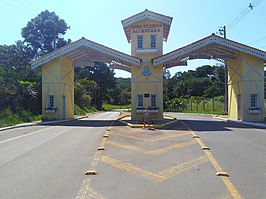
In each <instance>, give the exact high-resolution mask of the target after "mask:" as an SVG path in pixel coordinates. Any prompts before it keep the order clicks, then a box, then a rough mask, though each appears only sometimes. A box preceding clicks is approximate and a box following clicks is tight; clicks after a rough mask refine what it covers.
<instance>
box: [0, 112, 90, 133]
mask: <svg viewBox="0 0 266 199" xmlns="http://www.w3.org/2000/svg"><path fill="white" fill-rule="evenodd" d="M92 114H93V113H89V114H86V115H83V116H79V117H77V118H73V119H67V120H55V121H47V122H30V123H23V124H17V125H14V126H7V127H3V128H0V132H1V131H5V130H10V129H15V128H20V127H28V126H35V125H45V124H56V123H61V122H70V121H74V120H79V119H84V118H87V117H89V116H90V115H92Z"/></svg>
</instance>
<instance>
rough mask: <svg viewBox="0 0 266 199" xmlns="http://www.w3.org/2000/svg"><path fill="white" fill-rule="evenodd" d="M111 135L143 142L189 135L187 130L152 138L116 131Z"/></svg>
mask: <svg viewBox="0 0 266 199" xmlns="http://www.w3.org/2000/svg"><path fill="white" fill-rule="evenodd" d="M112 135H115V136H119V137H123V138H129V139H133V140H140V141H144V142H158V141H161V140H168V139H173V138H177V137H182V136H186V135H189V133H188V132H185V133H178V134H175V135H169V136H164V137H160V138H154V139H149V138H142V137H138V136H134V135H127V134H123V133H116V132H112Z"/></svg>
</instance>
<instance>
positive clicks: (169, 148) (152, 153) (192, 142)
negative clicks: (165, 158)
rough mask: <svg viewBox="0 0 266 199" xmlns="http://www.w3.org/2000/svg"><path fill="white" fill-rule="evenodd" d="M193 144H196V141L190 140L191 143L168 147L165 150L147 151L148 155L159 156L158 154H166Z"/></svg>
mask: <svg viewBox="0 0 266 199" xmlns="http://www.w3.org/2000/svg"><path fill="white" fill-rule="evenodd" d="M193 144H196V142H195V141H194V140H190V141H187V142H183V143H179V144H175V145H172V146H168V147H165V148H161V149H156V150H152V151H147V152H146V154H151V155H157V154H160V153H165V152H167V151H170V150H172V149H176V148H183V147H187V146H191V145H193Z"/></svg>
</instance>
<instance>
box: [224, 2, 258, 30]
mask: <svg viewBox="0 0 266 199" xmlns="http://www.w3.org/2000/svg"><path fill="white" fill-rule="evenodd" d="M262 1H263V0H255V1H253V2H252V3H249V5H248V6H247V7H246V8H245V9H244V10H243V11H242V12H241V13H240V14H239V15H238V16H237V17H236V18H235V19H233V20H232V21H231V22H230V23H228V25H227V30H228V31H229V30H230V29H232V28H233V27H234V26H235V25H236V24H238V23H239V22H240V21H241V20H242V19H243V18H244V17H245V16H247V14H248V13H249V12H250V11H251V10H253V9H254V8H255V7H256V6H258V5H259V4H260V3H261V2H262Z"/></svg>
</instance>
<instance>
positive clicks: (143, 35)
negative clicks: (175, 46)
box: [122, 10, 172, 120]
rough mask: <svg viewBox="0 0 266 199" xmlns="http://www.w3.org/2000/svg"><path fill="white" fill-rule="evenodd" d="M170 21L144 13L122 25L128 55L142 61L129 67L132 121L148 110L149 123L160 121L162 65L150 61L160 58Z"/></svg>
mask: <svg viewBox="0 0 266 199" xmlns="http://www.w3.org/2000/svg"><path fill="white" fill-rule="evenodd" d="M171 23H172V17H168V16H164V15H161V14H157V13H154V12H151V11H149V10H145V11H144V12H141V13H139V14H137V15H134V16H132V17H129V18H127V19H125V20H123V21H122V25H123V27H124V31H125V34H126V37H127V40H128V42H129V43H131V55H132V56H134V57H137V58H139V59H140V60H141V64H140V66H134V65H133V66H132V67H131V117H132V119H133V120H139V119H142V118H143V113H144V107H146V106H149V109H150V113H151V118H152V119H162V118H163V65H158V66H156V67H155V66H154V64H153V59H154V58H156V57H159V56H161V55H162V54H163V41H167V37H168V34H169V30H170V26H171Z"/></svg>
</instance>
